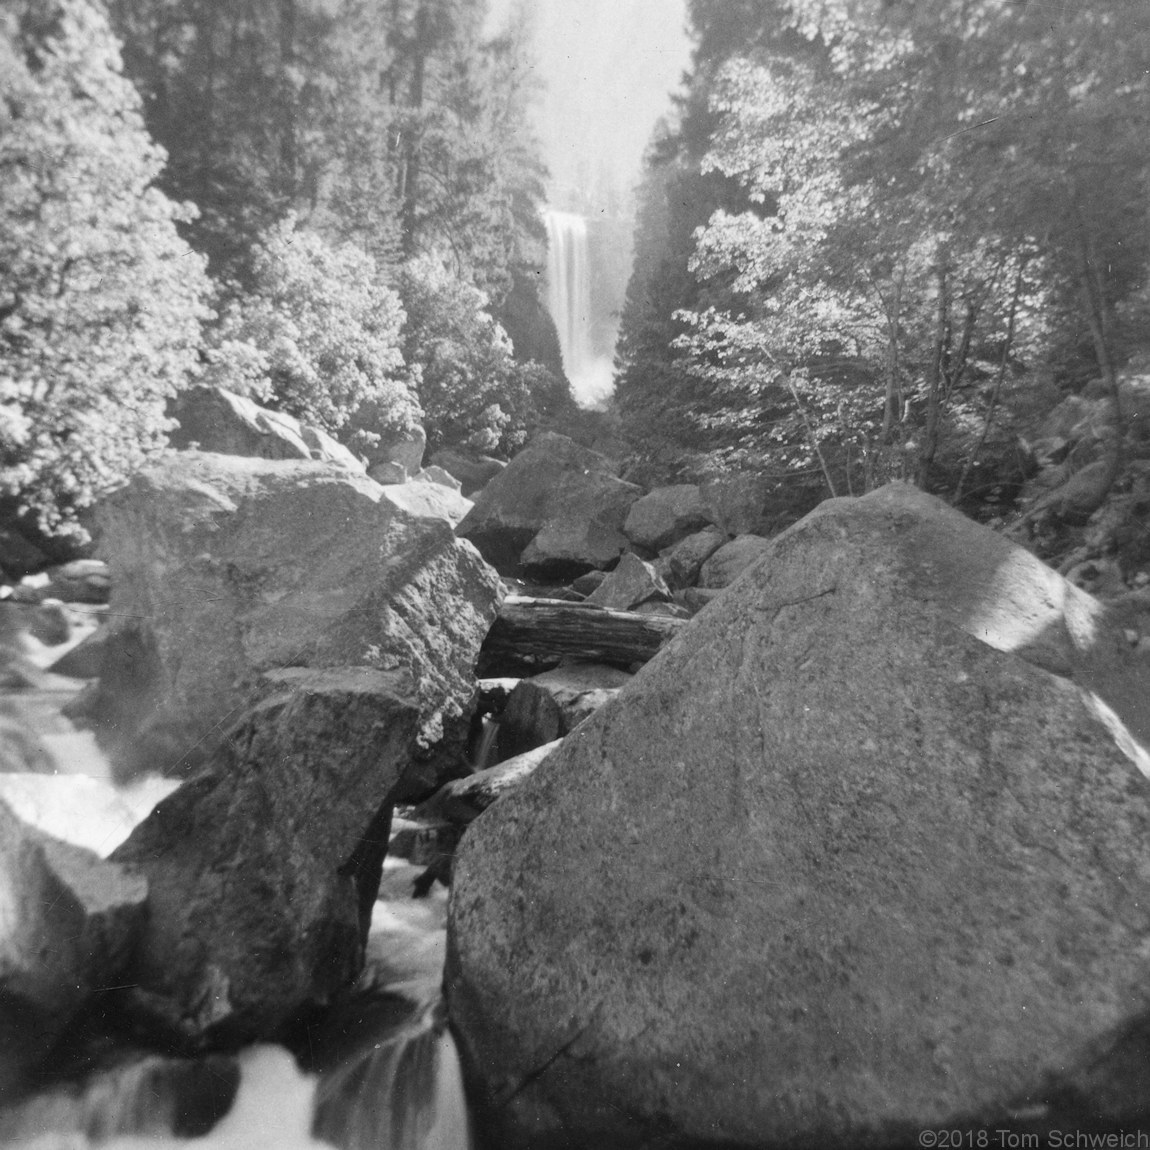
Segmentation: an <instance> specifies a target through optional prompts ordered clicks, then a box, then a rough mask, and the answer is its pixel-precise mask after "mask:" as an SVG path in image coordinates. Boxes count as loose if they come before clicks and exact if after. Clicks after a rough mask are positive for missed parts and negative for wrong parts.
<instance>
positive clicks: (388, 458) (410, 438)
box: [371, 424, 427, 475]
mask: <svg viewBox="0 0 1150 1150" xmlns="http://www.w3.org/2000/svg"><path fill="white" fill-rule="evenodd" d="M426 450H427V432H426V431H424V430H423V428H422V427H420V426H419V425H418V424H417V425H416V426H415V427H413V428H412V429H411V431H409V432H407V434H405V435H400V436H397V437H395V438H393V439H388V440H385V441H383V442H382V443H380V444H379V446H377V447H376V448H375V449H374V450H373V451H372V453H371V463H372V465H373V466H374V465H376V464H380V463H395V464H398V465H399V466H400V467H402V468H403V470H404V471H405V472H406V473H407V474H408V475H415V474H416V473H417V472H418V471H419V469H420V468H421V467H422V466H423V453H424V451H426Z"/></svg>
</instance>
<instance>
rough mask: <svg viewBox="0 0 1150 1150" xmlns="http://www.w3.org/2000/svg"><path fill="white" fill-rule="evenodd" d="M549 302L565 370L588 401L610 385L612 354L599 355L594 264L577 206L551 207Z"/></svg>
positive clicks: (589, 404) (599, 397) (548, 218)
mask: <svg viewBox="0 0 1150 1150" xmlns="http://www.w3.org/2000/svg"><path fill="white" fill-rule="evenodd" d="M543 218H544V222H545V223H546V225H547V307H548V310H549V311H550V312H551V318H552V319H553V320H554V321H555V327H556V330H557V331H558V333H559V348H560V351H561V352H562V353H563V370H564V371H565V372H566V373H567V378H568V379H569V380H570V381H571V389H572V391H573V392H574V393H575V398H576V399H577V400H578V401H579V403H580V404H581V405H583V406H584V407H592V406H594V405H595V404H597V403H599V402H601V401H602V400H604V399H605V398H606V397H607V395H608V394H609V393H610V390H611V360H610V358H608V357H606V356H601V355H597V354H596V352H595V348H594V343H593V340H592V315H593V313H592V306H593V300H592V268H591V256H590V245H589V242H588V231H587V221H586V220H585V219H584V218H583V217H582V216H579V215H576V214H574V213H573V212H558V211H551V210H548V211H546V212H544V213H543Z"/></svg>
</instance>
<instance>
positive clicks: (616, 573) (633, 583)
mask: <svg viewBox="0 0 1150 1150" xmlns="http://www.w3.org/2000/svg"><path fill="white" fill-rule="evenodd" d="M670 598H671V592H670V590H669V589H668V587H667V584H666V583H664V582H663V580H662V579H661V578H660V576H659V573H658V572H657V571H656V570H655V568H654V567H653V566H652V565H651V564H650V563H646V562H644V561H643V560H642V559H640V558H639V557H638V556H637V555H632V554H631V553H630V552H628V553H627V554H625V555H624V556H623V557H622V558H621V559H620V560H619V563H618V565H617V566H616V567H615V569H614V570H613V571H611V572H610V574H608V576H607V578H606V579H604V580H603V582H602V583H600V584H599V586H598V587H597V588H596V589H595V590H594V591H592V592H591V594H590V595H588V596H587V602H588V603H593V604H594V605H595V606H596V607H610V608H613V609H615V610H616V611H629V610H630V609H631V608H632V607H637V606H638V605H639V604H640V603H646V602H647V601H648V600H649V599H657V600H662V601H664V602H666V601H669V600H670Z"/></svg>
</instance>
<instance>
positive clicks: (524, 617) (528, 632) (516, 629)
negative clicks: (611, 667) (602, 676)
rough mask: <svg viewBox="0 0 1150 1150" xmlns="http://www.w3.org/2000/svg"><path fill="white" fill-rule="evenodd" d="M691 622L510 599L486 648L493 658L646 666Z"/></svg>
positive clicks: (559, 602) (516, 597)
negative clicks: (574, 660) (562, 657)
mask: <svg viewBox="0 0 1150 1150" xmlns="http://www.w3.org/2000/svg"><path fill="white" fill-rule="evenodd" d="M688 622H690V620H688V619H675V618H672V617H671V616H669V615H668V616H664V615H637V614H633V613H632V612H630V611H615V610H611V609H610V608H607V607H595V606H589V605H588V604H586V603H568V602H567V601H566V600H563V599H532V598H530V597H528V596H524V595H509V596H508V597H507V598H506V599H504V600H503V605H502V606H501V607H500V608H499V614H498V615H497V616H496V619H495V622H494V623H493V624H492V626H491V630H490V631H489V632H488V635H487V638H486V640H484V643H483V652H484V654H485V655H487V656H491V657H496V658H500V657H509V656H510V657H519V658H522V657H556V656H564V655H565V656H568V657H570V658H575V659H586V660H587V661H588V662H593V663H621V664H623V665H625V666H627V665H630V664H632V663H645V662H647V660H648V659H650V658H651V657H652V656H653V655H654V654H655V653H656V652H657V651H658V650H659V648H660V647H661V646H662V645H663V644H664V643H665V642H667V640H668V639H670V638H671V637H672V636H673V635H676V634H678V632H679V630H680V628H682V627H683V626H684V625H685V624H687V623H688Z"/></svg>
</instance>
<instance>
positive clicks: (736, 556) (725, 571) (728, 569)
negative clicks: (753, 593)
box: [699, 535, 771, 588]
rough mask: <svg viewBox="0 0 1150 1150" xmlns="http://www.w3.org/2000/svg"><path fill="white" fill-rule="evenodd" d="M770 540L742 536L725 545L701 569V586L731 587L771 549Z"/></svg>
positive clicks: (754, 536)
mask: <svg viewBox="0 0 1150 1150" xmlns="http://www.w3.org/2000/svg"><path fill="white" fill-rule="evenodd" d="M770 545H771V544H770V540H768V539H763V538H762V537H761V536H759V535H740V536H738V538H736V539H732V540H731V541H730V543H724V544H723V546H722V547H720V548H719V549H718V550H717V551H715V553H714V554H713V555H712V556H711V557H710V558H709V559H708V560H707V561H706V562H705V563H704V564H703V565H702V567H700V569H699V586H700V587H708V588H716V587H717V588H722V587H729V586H730V585H731V584H732V583H733V582H734V581H735V580H736V579H737V578H738V577H739V576H740V575H741V574H742V573H743V572H744V571H745V570H746V569H747V568H748V567H750V566H752V565H753V564H755V563H757V562H758V561H759V560H760V559H761V558H762V557H763V556H764V555H765V554H766V553H767V551H768V550H769V549H770Z"/></svg>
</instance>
